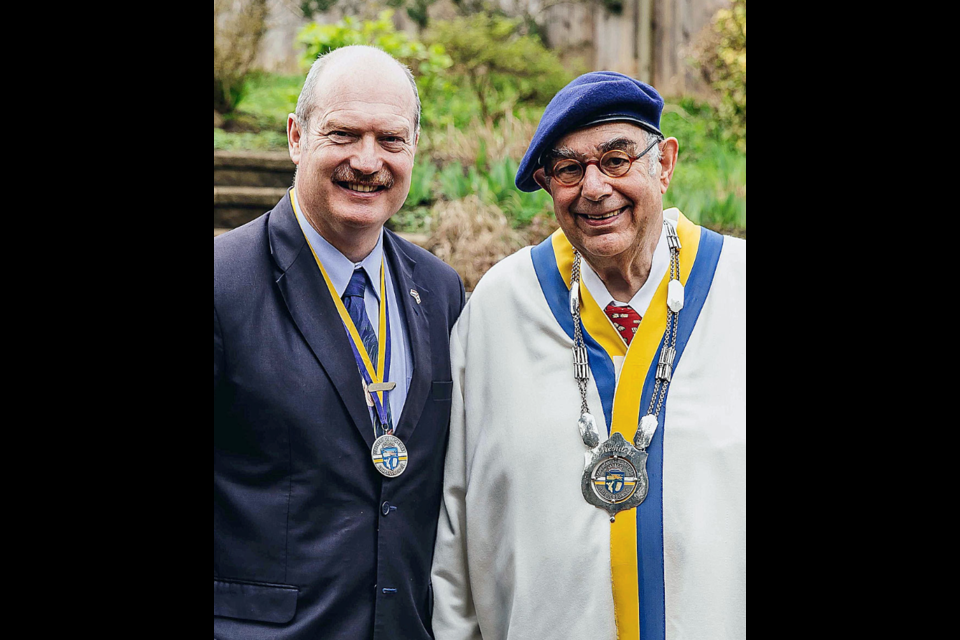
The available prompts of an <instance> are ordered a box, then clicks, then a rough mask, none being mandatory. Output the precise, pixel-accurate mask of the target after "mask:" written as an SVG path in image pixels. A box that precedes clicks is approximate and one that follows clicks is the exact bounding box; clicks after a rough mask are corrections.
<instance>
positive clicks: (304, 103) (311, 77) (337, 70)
mask: <svg viewBox="0 0 960 640" xmlns="http://www.w3.org/2000/svg"><path fill="white" fill-rule="evenodd" d="M393 69H396V72H397V75H396V78H403V81H404V82H406V83H409V85H410V87H411V91H412V92H413V102H414V104H415V105H416V106H415V110H414V113H411V114H410V115H411V119H412V120H413V124H414V132H413V133H414V136H416V135H417V134H419V132H420V113H421V110H422V107H421V104H420V92H419V91H418V90H417V82H416V80H415V79H414V77H413V73H411V72H410V69H409V68H407V66H406V65H404V64H403V63H401V62H400V61H399V60H397V59H396V58H394V57H393V56H391V55H390V54H388V53H386V52H385V51H383V50H382V49H378V48H376V47H368V46H364V45H351V46H349V47H341V48H340V49H335V50H333V51H331V52H330V53H327V54H325V55H322V56H320V57H319V58H317V60H316V61H315V62H314V63H313V66H312V67H311V68H310V73H309V74H307V79H306V81H305V82H304V83H303V89H302V90H301V91H300V98H299V99H298V100H297V112H296V116H297V121H298V122H299V124H300V127H301V128H303V129H306V127H307V124H308V123H309V122H310V117H311V116H312V115H313V112H314V110H316V108H317V107H318V106H319V105H320V104H322V102H323V98H322V96H321V91H320V90H321V89H322V88H323V86H324V85H325V84H326V82H327V81H328V80H336V79H340V78H344V77H345V78H349V77H351V76H353V77H356V74H361V73H362V74H369V73H371V72H372V71H376V72H379V73H383V74H385V75H386V76H387V77H388V79H389V80H393V79H394V77H393V76H394V74H393V73H392V70H393Z"/></svg>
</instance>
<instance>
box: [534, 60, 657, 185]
mask: <svg viewBox="0 0 960 640" xmlns="http://www.w3.org/2000/svg"><path fill="white" fill-rule="evenodd" d="M662 114H663V98H661V97H660V94H659V93H657V90H656V89H654V88H653V87H651V86H650V85H648V84H645V83H643V82H640V81H639V80H634V79H633V78H630V77H629V76H625V75H623V74H621V73H614V72H612V71H596V72H593V73H588V74H586V75H583V76H580V77H579V78H577V79H576V80H574V81H573V82H571V83H570V84H568V85H567V86H566V87H564V88H563V89H562V90H561V91H560V93H558V94H557V95H556V96H555V97H554V98H553V100H551V101H550V104H549V105H547V109H546V111H545V112H544V113H543V118H542V119H541V120H540V126H539V127H538V128H537V133H536V134H535V135H534V136H533V142H531V143H530V148H529V149H528V150H527V155H526V156H524V158H523V162H521V163H520V170H519V171H518V172H517V188H518V189H520V190H521V191H527V192H533V191H537V190H538V189H539V188H540V185H538V184H537V183H536V181H535V180H534V179H533V174H534V173H536V171H537V169H539V168H540V158H541V156H542V155H543V154H544V153H545V152H547V151H549V150H550V149H551V145H553V144H554V143H555V142H556V141H557V140H559V139H560V138H562V137H564V136H565V135H567V134H568V133H571V132H573V131H576V130H578V129H583V128H586V127H592V126H594V125H598V124H603V123H605V122H631V123H633V124H635V125H637V126H640V127H643V128H644V129H646V130H647V131H650V132H651V133H654V134H656V135H658V136H660V137H661V138H662V137H663V134H662V133H661V132H660V116H661V115H662Z"/></svg>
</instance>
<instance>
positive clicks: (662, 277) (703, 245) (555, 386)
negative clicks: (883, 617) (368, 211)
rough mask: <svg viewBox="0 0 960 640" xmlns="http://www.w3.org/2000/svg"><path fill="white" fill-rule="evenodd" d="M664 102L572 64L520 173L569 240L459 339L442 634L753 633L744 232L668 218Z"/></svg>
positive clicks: (493, 283)
mask: <svg viewBox="0 0 960 640" xmlns="http://www.w3.org/2000/svg"><path fill="white" fill-rule="evenodd" d="M662 110H663V100H662V98H661V97H660V95H659V94H658V93H657V92H656V91H655V90H654V89H653V88H652V87H650V86H649V85H646V84H644V83H642V82H638V81H636V80H634V79H632V78H628V77H626V76H623V75H620V74H615V73H609V72H599V73H591V74H587V75H585V76H582V77H581V78H578V79H577V80H575V81H574V82H573V83H571V85H569V86H568V87H567V88H565V89H564V90H563V91H561V92H560V94H558V95H557V97H556V98H555V99H554V100H553V101H552V102H551V104H550V105H549V106H548V107H547V110H546V112H545V114H544V117H543V120H542V121H541V123H540V127H539V129H538V131H537V134H536V136H535V138H534V140H533V141H532V143H531V145H530V149H529V151H528V153H527V156H526V158H525V159H524V161H523V163H522V165H521V167H520V171H519V173H518V176H517V186H518V188H520V189H522V190H524V191H535V190H537V189H539V188H543V189H545V190H546V191H547V192H548V193H550V195H551V196H552V198H553V200H554V205H555V211H556V215H557V220H558V221H559V223H560V227H561V230H560V231H558V232H557V233H556V234H555V235H554V236H553V237H551V238H549V239H548V240H547V241H546V242H544V243H543V244H541V245H540V246H538V247H534V248H527V249H525V250H523V251H521V252H519V253H518V254H516V255H514V256H512V257H510V258H508V259H506V260H504V261H503V262H502V263H500V264H499V265H497V266H496V267H494V269H492V270H491V271H490V272H489V273H488V274H487V275H486V276H485V277H484V279H483V280H482V281H481V283H480V285H479V286H478V287H477V290H476V291H475V293H474V295H473V297H472V299H471V300H470V302H469V304H468V305H467V308H466V310H465V311H464V314H463V316H462V317H461V319H460V321H459V323H458V324H457V326H456V328H455V329H454V333H453V338H452V340H451V344H452V360H453V367H454V376H453V377H454V403H453V419H452V423H451V437H450V447H449V451H448V455H447V463H446V475H445V485H444V494H443V509H442V513H441V518H440V525H439V533H438V541H437V548H436V555H435V561H434V569H433V586H434V591H435V612H434V631H435V633H436V637H437V640H468V639H481V638H482V639H483V640H544V639H547V638H550V639H570V640H587V639H589V640H615V639H619V640H641V639H642V640H668V639H669V640H685V639H688V640H704V639H710V640H743V639H744V638H745V637H746V243H745V242H744V241H742V240H737V239H734V238H729V237H723V236H720V235H718V234H716V233H714V232H712V231H708V230H706V229H703V228H700V227H698V226H696V225H695V224H693V223H692V222H690V221H689V220H688V219H686V218H685V217H684V216H683V215H682V213H681V212H679V211H677V210H676V209H673V210H667V211H664V207H663V196H664V194H666V192H667V189H668V188H669V187H670V184H671V181H672V179H673V175H674V169H675V168H676V166H677V162H678V158H679V143H678V141H677V140H676V139H674V138H666V137H665V136H664V135H663V133H662V132H661V131H660V117H661V114H662Z"/></svg>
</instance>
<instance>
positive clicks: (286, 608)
mask: <svg viewBox="0 0 960 640" xmlns="http://www.w3.org/2000/svg"><path fill="white" fill-rule="evenodd" d="M299 595H300V590H299V589H297V588H296V587H288V586H284V585H265V584H253V583H249V582H232V581H223V580H214V581H213V615H214V617H220V618H234V619H237V620H249V621H252V622H269V623H272V624H286V623H288V622H290V621H291V620H293V617H294V616H295V615H296V614H297V598H298V597H299Z"/></svg>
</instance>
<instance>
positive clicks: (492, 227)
mask: <svg viewBox="0 0 960 640" xmlns="http://www.w3.org/2000/svg"><path fill="white" fill-rule="evenodd" d="M432 216H433V217H434V218H435V219H437V220H438V221H439V222H438V224H437V226H436V228H435V229H434V232H433V234H432V235H431V236H430V240H429V242H428V243H427V246H426V249H427V250H428V251H430V252H431V253H433V254H434V255H435V256H437V257H438V258H440V259H441V260H443V261H444V262H446V263H447V264H449V265H450V266H451V267H453V268H454V269H456V270H457V272H458V273H459V274H460V277H462V278H463V283H464V285H465V286H466V288H467V290H468V291H473V290H474V288H476V286H477V282H479V281H480V278H481V277H482V276H483V274H485V273H486V272H487V271H489V270H490V267H492V266H493V265H495V264H497V263H498V262H500V261H501V260H503V259H504V258H506V257H507V256H510V255H513V254H514V253H516V252H517V250H519V249H520V248H522V247H523V246H524V244H525V241H524V238H523V237H522V236H521V235H520V234H519V233H517V232H516V231H514V230H513V228H512V227H511V226H510V223H509V222H508V221H507V219H506V217H505V216H504V215H503V213H502V212H501V211H500V210H499V209H498V208H497V207H496V206H494V205H491V204H487V203H484V202H483V201H481V200H480V198H478V197H477V196H468V197H467V198H464V199H463V200H457V201H455V202H440V203H437V205H435V206H434V210H433V212H432Z"/></svg>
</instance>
